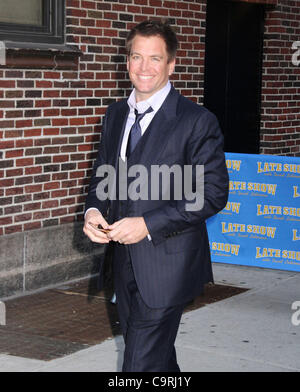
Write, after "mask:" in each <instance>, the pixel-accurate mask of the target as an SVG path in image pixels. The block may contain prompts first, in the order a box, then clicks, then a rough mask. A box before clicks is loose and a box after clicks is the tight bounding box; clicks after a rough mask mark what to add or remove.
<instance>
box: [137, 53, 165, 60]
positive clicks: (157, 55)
mask: <svg viewBox="0 0 300 392" xmlns="http://www.w3.org/2000/svg"><path fill="white" fill-rule="evenodd" d="M134 55H138V56H142V55H141V54H140V53H139V52H132V53H130V56H134ZM150 57H159V58H161V59H162V58H163V56H162V55H160V54H151V55H150Z"/></svg>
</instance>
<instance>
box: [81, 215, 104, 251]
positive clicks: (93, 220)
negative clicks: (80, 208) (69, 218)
mask: <svg viewBox="0 0 300 392" xmlns="http://www.w3.org/2000/svg"><path fill="white" fill-rule="evenodd" d="M98 225H101V227H102V228H103V229H108V223H107V222H106V220H105V219H104V218H103V216H102V214H101V213H100V212H99V211H98V210H96V209H91V210H88V211H87V213H86V215H85V221H84V227H83V232H84V233H85V234H86V235H87V236H88V237H89V239H90V240H91V241H93V242H97V243H99V244H107V243H108V242H109V241H110V239H109V238H108V237H107V234H106V233H104V232H102V231H100V230H99V229H98Z"/></svg>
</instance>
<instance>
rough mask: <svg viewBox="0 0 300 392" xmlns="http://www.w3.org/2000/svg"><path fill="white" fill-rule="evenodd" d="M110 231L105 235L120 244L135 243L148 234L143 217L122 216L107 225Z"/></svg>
mask: <svg viewBox="0 0 300 392" xmlns="http://www.w3.org/2000/svg"><path fill="white" fill-rule="evenodd" d="M108 228H109V229H110V232H109V233H108V234H107V237H108V238H110V239H111V240H113V241H118V242H120V244H126V245H128V244H135V243H136V242H139V241H141V240H143V239H144V238H145V237H146V236H147V235H148V234H149V231H148V229H147V226H146V223H145V220H144V218H143V217H133V218H124V219H121V220H119V221H117V222H114V223H113V224H112V225H110V226H108Z"/></svg>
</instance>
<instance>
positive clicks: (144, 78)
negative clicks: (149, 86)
mask: <svg viewBox="0 0 300 392" xmlns="http://www.w3.org/2000/svg"><path fill="white" fill-rule="evenodd" d="M138 77H139V78H140V79H142V80H149V79H152V78H153V76H145V75H138Z"/></svg>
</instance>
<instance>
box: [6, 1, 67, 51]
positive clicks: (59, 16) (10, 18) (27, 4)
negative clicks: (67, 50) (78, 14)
mask: <svg viewBox="0 0 300 392" xmlns="http://www.w3.org/2000/svg"><path fill="white" fill-rule="evenodd" d="M64 13H65V1H64V0H22V2H20V0H9V1H7V0H0V40H2V41H17V42H30V43H46V44H63V43H64Z"/></svg>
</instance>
